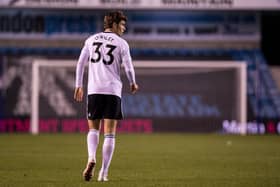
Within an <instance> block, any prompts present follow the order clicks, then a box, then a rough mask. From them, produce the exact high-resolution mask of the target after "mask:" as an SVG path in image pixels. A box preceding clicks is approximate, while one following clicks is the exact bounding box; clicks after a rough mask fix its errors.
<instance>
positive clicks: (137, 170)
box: [0, 134, 280, 187]
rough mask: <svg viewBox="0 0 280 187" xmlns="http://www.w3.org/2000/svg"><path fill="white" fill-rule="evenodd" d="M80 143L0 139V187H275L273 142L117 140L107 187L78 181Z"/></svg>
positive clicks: (277, 154)
mask: <svg viewBox="0 0 280 187" xmlns="http://www.w3.org/2000/svg"><path fill="white" fill-rule="evenodd" d="M85 137H86V135H85V134H45V135H39V136H31V135H21V134H16V135H15V134H9V135H8V134H0V186H1V187H13V186H26V187H40V186H42V187H52V186H55V187H56V186H57V187H63V186H65V187H72V186H73V187H82V186H104V187H105V186H110V187H112V186H114V187H117V186H119V187H138V186H139V187H144V186H149V187H152V186H155V187H156V186H163V187H168V186H172V187H173V186H174V187H177V186H190V187H197V186H201V187H204V186H207V187H208V186H213V187H232V186H236V187H242V186H243V187H259V186H263V187H270V186H275V187H278V186H280V137H279V136H230V135H217V134H204V135H203V134H195V135H193V134H149V135H145V134H118V135H117V139H116V149H115V153H114V157H113V160H112V163H111V168H110V173H109V179H110V181H109V182H107V183H100V182H97V181H96V175H95V176H94V178H93V180H92V181H90V182H84V181H83V179H82V176H81V173H82V170H83V169H84V166H85V163H86V159H87V150H86V138H85ZM102 142H103V136H101V139H100V146H99V150H98V155H97V161H98V163H97V172H98V169H99V168H100V161H101V144H102ZM97 172H96V173H97Z"/></svg>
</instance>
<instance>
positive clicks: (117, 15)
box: [104, 11, 127, 29]
mask: <svg viewBox="0 0 280 187" xmlns="http://www.w3.org/2000/svg"><path fill="white" fill-rule="evenodd" d="M122 20H123V21H127V17H126V16H125V15H124V13H123V12H122V11H111V12H108V13H107V14H106V15H105V16H104V29H108V28H112V27H113V23H116V24H119V23H120V22H121V21H122Z"/></svg>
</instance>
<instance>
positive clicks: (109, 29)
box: [104, 28, 115, 33]
mask: <svg viewBox="0 0 280 187" xmlns="http://www.w3.org/2000/svg"><path fill="white" fill-rule="evenodd" d="M104 32H113V33H115V32H114V31H113V30H112V29H111V28H108V29H105V30H104Z"/></svg>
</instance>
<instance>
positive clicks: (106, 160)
mask: <svg viewBox="0 0 280 187" xmlns="http://www.w3.org/2000/svg"><path fill="white" fill-rule="evenodd" d="M114 149H115V135H114V134H105V135H104V142H103V150H102V167H101V172H102V173H103V175H104V176H107V175H108V170H109V166H110V163H111V160H112V157H113V153H114Z"/></svg>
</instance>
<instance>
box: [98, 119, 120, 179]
mask: <svg viewBox="0 0 280 187" xmlns="http://www.w3.org/2000/svg"><path fill="white" fill-rule="evenodd" d="M117 123H118V121H117V120H114V119H104V142H103V149H102V167H101V170H100V172H99V175H98V181H108V178H107V176H108V170H109V167H110V163H111V160H112V157H113V153H114V149H115V135H116V128H117Z"/></svg>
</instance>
